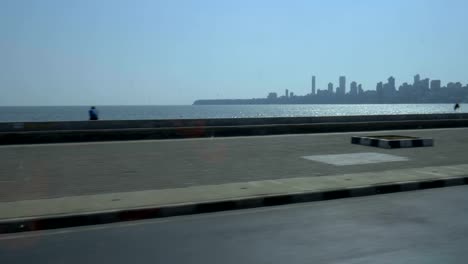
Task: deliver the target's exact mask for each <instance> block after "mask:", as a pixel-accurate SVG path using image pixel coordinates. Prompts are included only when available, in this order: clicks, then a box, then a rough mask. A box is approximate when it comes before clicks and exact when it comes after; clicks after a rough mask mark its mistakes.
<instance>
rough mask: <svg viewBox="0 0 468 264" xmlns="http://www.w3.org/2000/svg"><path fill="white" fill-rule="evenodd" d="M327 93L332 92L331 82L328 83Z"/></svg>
mask: <svg viewBox="0 0 468 264" xmlns="http://www.w3.org/2000/svg"><path fill="white" fill-rule="evenodd" d="M328 93H330V94H332V93H333V83H328Z"/></svg>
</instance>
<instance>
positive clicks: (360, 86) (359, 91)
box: [358, 84, 364, 95]
mask: <svg viewBox="0 0 468 264" xmlns="http://www.w3.org/2000/svg"><path fill="white" fill-rule="evenodd" d="M363 93H364V90H363V89H362V84H359V85H358V94H359V95H361V94H363Z"/></svg>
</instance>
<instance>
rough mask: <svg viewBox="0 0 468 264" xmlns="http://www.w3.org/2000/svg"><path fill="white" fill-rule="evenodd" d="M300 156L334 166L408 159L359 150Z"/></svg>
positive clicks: (406, 159)
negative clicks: (356, 151)
mask: <svg viewBox="0 0 468 264" xmlns="http://www.w3.org/2000/svg"><path fill="white" fill-rule="evenodd" d="M302 158H304V159H307V160H312V161H318V162H323V163H327V164H331V165H336V166H347V165H359V164H372V163H382V162H395V161H408V160H409V159H408V158H406V157H400V156H395V155H390V154H383V153H376V152H361V153H349V154H336V155H314V156H303V157H302Z"/></svg>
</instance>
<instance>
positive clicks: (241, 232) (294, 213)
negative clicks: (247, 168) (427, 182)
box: [0, 186, 468, 264]
mask: <svg viewBox="0 0 468 264" xmlns="http://www.w3.org/2000/svg"><path fill="white" fill-rule="evenodd" d="M467 193H468V186H460V187H449V188H442V189H433V190H425V191H414V192H407V193H396V194H388V195H377V196H369V197H361V198H350V199H341V200H333V201H325V202H316V203H308V204H300V205H289V206H280V207H272V208H262V209H252V210H241V211H233V212H224V213H213V214H205V215H193V216H184V217H174V218H166V219H159V220H150V221H138V222H131V223H120V224H112V225H101V226H93V227H81V228H70V229H62V230H52V231H44V232H31V233H21V234H13V235H0V263H9V264H15V263H19V264H23V263H31V262H34V263H199V264H212V263H213V264H215V263H216V264H218V263H236V264H238V263H255V264H259V263H288V264H294V263H347V264H349V263H369V264H370V263H372V264H376V263H389V264H390V263H391V264H393V263H411V264H414V263H425V264H427V263H437V264H440V263H463V264H464V263H466V260H467V259H468V250H467V246H466V245H468V195H467Z"/></svg>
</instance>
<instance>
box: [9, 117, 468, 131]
mask: <svg viewBox="0 0 468 264" xmlns="http://www.w3.org/2000/svg"><path fill="white" fill-rule="evenodd" d="M457 119H468V114H420V115H366V116H322V117H268V118H219V119H159V120H102V121H59V122H3V123H2V122H0V132H26V131H66V130H102V129H112V130H113V129H140V128H176V127H219V126H255V125H288V124H316V123H344V122H387V121H423V120H457Z"/></svg>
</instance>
